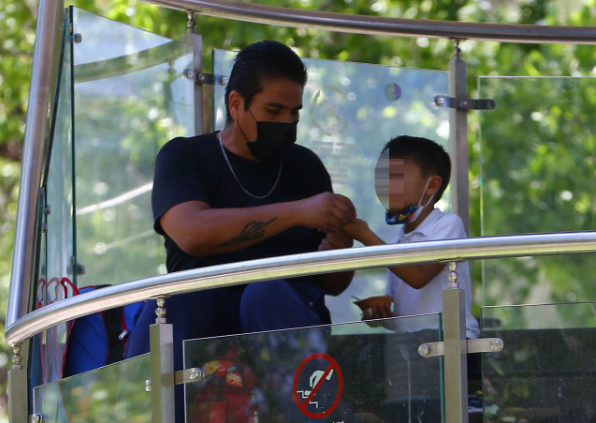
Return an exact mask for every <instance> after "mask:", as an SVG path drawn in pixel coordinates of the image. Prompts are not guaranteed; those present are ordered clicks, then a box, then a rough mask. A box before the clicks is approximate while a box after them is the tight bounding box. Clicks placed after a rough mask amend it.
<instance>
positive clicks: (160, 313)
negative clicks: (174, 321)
mask: <svg viewBox="0 0 596 423" xmlns="http://www.w3.org/2000/svg"><path fill="white" fill-rule="evenodd" d="M165 304H166V297H159V298H157V308H156V309H155V314H156V315H157V318H156V319H155V323H156V324H158V325H163V324H165V323H166V308H165Z"/></svg>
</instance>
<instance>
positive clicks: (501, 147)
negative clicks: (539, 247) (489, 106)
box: [479, 77, 596, 305]
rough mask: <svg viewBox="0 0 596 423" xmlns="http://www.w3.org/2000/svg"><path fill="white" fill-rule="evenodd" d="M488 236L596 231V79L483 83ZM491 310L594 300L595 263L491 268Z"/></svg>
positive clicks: (535, 260) (574, 259)
mask: <svg viewBox="0 0 596 423" xmlns="http://www.w3.org/2000/svg"><path fill="white" fill-rule="evenodd" d="M479 89H480V95H481V98H492V99H494V100H496V102H497V108H496V109H495V110H492V111H490V112H483V113H481V114H480V119H481V120H480V121H481V129H482V134H481V135H482V137H481V182H482V235H509V234H514V235H517V234H526V233H538V232H565V231H582V230H593V229H594V227H595V226H596V202H595V201H594V198H595V197H596V184H595V183H594V181H595V177H596V160H595V159H594V157H596V125H594V119H593V114H592V110H594V108H596V78H572V77H557V78H551V77H548V78H535V77H527V78H519V77H515V78H506V77H502V78H496V77H487V78H480V80H479ZM484 266H485V271H484V273H485V278H484V291H485V301H484V303H485V304H488V305H492V304H495V305H496V304H525V303H551V302H569V301H571V302H573V301H593V300H596V286H595V285H594V284H593V283H592V281H591V280H590V279H589V278H586V277H585V276H586V275H590V274H593V273H594V272H596V262H595V261H594V259H593V257H592V255H570V256H561V257H556V256H555V257H544V258H540V257H530V258H528V257H524V258H517V259H508V260H489V261H485V263H484Z"/></svg>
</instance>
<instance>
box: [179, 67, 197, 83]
mask: <svg viewBox="0 0 596 423" xmlns="http://www.w3.org/2000/svg"><path fill="white" fill-rule="evenodd" d="M182 76H183V77H184V79H189V80H191V81H193V80H194V79H195V73H194V71H193V70H192V69H184V72H182Z"/></svg>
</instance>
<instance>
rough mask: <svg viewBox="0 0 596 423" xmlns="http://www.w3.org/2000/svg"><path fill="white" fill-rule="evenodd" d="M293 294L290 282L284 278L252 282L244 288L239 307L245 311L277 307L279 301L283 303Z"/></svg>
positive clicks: (294, 294)
mask: <svg viewBox="0 0 596 423" xmlns="http://www.w3.org/2000/svg"><path fill="white" fill-rule="evenodd" d="M294 296H296V293H295V292H294V290H293V289H292V287H291V286H290V284H289V283H288V282H286V281H284V280H275V281H267V282H259V283H254V284H251V285H248V286H247V287H246V289H245V290H244V294H242V301H241V302H240V309H241V310H242V311H243V312H245V311H253V310H255V309H259V310H262V309H263V308H270V307H279V304H280V303H281V304H283V303H284V302H286V301H287V300H289V299H290V298H292V297H294Z"/></svg>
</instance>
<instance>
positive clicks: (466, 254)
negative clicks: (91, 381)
mask: <svg viewBox="0 0 596 423" xmlns="http://www.w3.org/2000/svg"><path fill="white" fill-rule="evenodd" d="M593 252H596V231H594V232H592V231H590V232H569V233H557V234H536V235H520V236H499V237H482V238H467V239H453V240H444V241H428V242H418V243H412V244H397V245H382V246H375V247H364V248H354V249H344V250H335V251H326V252H316V253H307V254H296V255H291V256H285V257H275V258H267V259H261V260H251V261H246V262H239V263H232V264H225V265H219V266H212V267H206V268H199V269H193V270H187V271H184V272H176V273H169V274H166V275H161V276H155V277H151V278H146V279H141V280H138V281H134V282H128V283H125V284H121V285H115V286H111V287H107V288H104V289H101V290H97V291H93V292H89V293H85V294H81V295H78V296H76V297H72V298H67V299H64V300H62V301H59V302H56V303H54V304H51V305H48V306H45V307H43V308H41V309H39V310H36V311H33V312H31V313H29V314H28V315H26V316H24V317H23V318H21V319H19V320H18V321H17V322H16V323H14V324H12V325H11V326H10V327H8V328H7V329H6V341H7V342H8V343H9V344H10V345H18V344H21V343H22V342H23V341H25V340H27V339H28V338H30V337H31V336H33V335H35V334H37V333H39V332H41V331H43V330H45V329H48V328H50V327H52V326H55V325H58V324H60V323H63V322H66V321H69V320H72V319H76V318H78V317H81V316H86V315H89V314H93V313H97V312H99V311H103V310H108V309H111V308H115V307H119V306H122V305H125V304H131V303H134V302H137V301H143V300H147V299H152V298H157V297H164V296H168V295H175V294H182V293H185V292H191V291H199V290H205V289H212V288H223V287H228V286H234V285H242V284H247V283H251V282H259V281H265V280H273V279H281V278H288V277H295V276H306V275H313V274H320V273H331V272H339V271H348V270H359V269H367V268H374V267H387V266H395V265H404V264H417V263H426V262H448V261H462V260H475V259H487V258H504V257H521V256H537V255H552V254H577V253H593Z"/></svg>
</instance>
